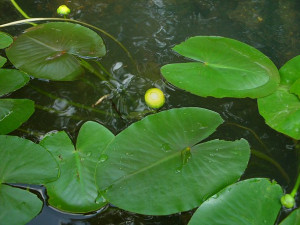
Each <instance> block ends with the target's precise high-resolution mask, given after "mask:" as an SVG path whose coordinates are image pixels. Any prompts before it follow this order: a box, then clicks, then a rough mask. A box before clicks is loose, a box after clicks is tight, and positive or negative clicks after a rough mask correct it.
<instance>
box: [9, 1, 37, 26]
mask: <svg viewBox="0 0 300 225" xmlns="http://www.w3.org/2000/svg"><path fill="white" fill-rule="evenodd" d="M10 2H11V3H12V4H13V6H14V7H15V8H16V9H17V10H18V12H19V13H21V15H22V16H23V17H24V18H26V19H30V17H29V16H28V15H27V14H26V13H25V12H24V11H23V10H22V9H21V7H20V6H19V5H18V4H17V3H16V2H15V0H10ZM29 24H31V25H32V26H36V25H37V24H35V23H29Z"/></svg>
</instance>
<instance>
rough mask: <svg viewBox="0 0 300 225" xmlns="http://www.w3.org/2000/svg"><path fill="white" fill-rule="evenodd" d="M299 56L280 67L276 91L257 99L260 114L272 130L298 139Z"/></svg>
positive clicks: (299, 119) (299, 103) (299, 102)
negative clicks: (279, 78)
mask: <svg viewBox="0 0 300 225" xmlns="http://www.w3.org/2000/svg"><path fill="white" fill-rule="evenodd" d="M299 69H300V57H299V56H297V57H295V58H293V59H291V60H290V61H288V62H287V63H286V64H285V65H284V66H283V67H282V68H280V70H279V72H280V76H281V78H282V79H281V84H280V86H279V88H278V90H277V91H276V92H274V93H273V94H271V95H269V96H266V97H264V98H259V99H258V100H257V103H258V109H259V113H260V115H262V116H263V117H264V119H265V121H266V123H267V124H268V125H269V126H270V127H272V128H273V129H274V130H276V131H278V132H281V133H283V134H285V135H288V136H290V137H292V138H294V139H297V140H300V99H299V94H300V92H299V88H300V72H299Z"/></svg>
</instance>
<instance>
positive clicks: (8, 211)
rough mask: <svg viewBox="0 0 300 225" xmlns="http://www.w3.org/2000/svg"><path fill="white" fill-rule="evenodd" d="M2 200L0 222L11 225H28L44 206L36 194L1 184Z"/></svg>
mask: <svg viewBox="0 0 300 225" xmlns="http://www.w3.org/2000/svg"><path fill="white" fill-rule="evenodd" d="M0 200H1V201H0V221H1V223H2V224H9V225H23V224H27V223H28V222H29V221H30V220H32V219H33V218H34V217H35V216H36V215H37V214H38V213H39V212H40V211H41V209H42V206H43V202H42V201H41V200H40V199H39V198H38V197H37V196H36V195H35V194H32V193H30V192H29V191H27V190H22V189H19V188H13V187H10V186H8V185H3V184H0Z"/></svg>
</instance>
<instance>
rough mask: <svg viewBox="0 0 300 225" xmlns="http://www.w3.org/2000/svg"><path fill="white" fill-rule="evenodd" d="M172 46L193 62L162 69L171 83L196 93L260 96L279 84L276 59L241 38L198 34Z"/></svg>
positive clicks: (225, 95)
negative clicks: (234, 38)
mask: <svg viewBox="0 0 300 225" xmlns="http://www.w3.org/2000/svg"><path fill="white" fill-rule="evenodd" d="M173 50H174V51H176V52H177V53H179V54H181V55H182V56H185V57H188V58H190V59H191V60H193V62H188V63H175V64H168V65H165V66H163V67H162V68H161V73H162V75H163V76H164V77H165V78H166V79H167V81H169V82H170V83H171V84H173V85H175V86H177V87H179V88H181V89H183V90H186V91H189V92H191V93H193V94H196V95H199V96H203V97H206V96H213V97H217V98H222V97H235V98H244V97H250V98H258V97H263V96H267V95H269V94H271V93H272V92H274V91H275V90H276V88H277V87H278V84H279V80H280V79H279V73H278V70H277V68H276V67H275V65H274V64H273V62H272V61H271V60H270V59H269V58H268V57H266V56H265V55H264V54H263V53H261V52H260V51H258V50H257V49H255V48H253V47H251V46H249V45H247V44H244V43H242V42H239V41H236V40H233V39H229V38H223V37H213V36H211V37H209V36H198V37H192V38H189V39H188V40H186V41H185V42H183V43H181V44H179V45H176V46H175V47H174V48H173ZM195 61H196V62H195Z"/></svg>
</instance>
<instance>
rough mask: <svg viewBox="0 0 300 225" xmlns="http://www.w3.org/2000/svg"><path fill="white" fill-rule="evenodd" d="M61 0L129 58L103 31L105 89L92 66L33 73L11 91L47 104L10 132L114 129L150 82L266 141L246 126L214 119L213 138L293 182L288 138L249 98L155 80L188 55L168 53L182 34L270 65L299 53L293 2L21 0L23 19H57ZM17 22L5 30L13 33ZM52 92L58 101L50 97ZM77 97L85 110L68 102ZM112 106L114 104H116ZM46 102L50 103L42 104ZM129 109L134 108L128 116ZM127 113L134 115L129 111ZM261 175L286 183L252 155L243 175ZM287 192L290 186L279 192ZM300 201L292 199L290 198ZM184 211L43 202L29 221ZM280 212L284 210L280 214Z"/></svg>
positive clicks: (2, 7)
mask: <svg viewBox="0 0 300 225" xmlns="http://www.w3.org/2000/svg"><path fill="white" fill-rule="evenodd" d="M62 3H65V4H67V5H68V6H69V7H70V8H71V9H72V13H71V17H72V18H74V19H78V20H81V21H85V22H88V23H90V24H93V25H95V26H98V27H100V28H102V29H104V30H106V31H108V32H109V33H111V34H113V35H114V36H115V37H116V38H117V39H118V40H119V41H121V42H122V43H123V44H124V45H125V46H126V47H127V48H128V50H129V51H130V52H131V54H132V55H133V58H134V59H135V60H136V63H137V66H134V65H133V64H132V63H131V62H130V60H129V58H128V57H127V56H126V54H125V53H124V52H123V51H122V50H121V49H120V47H119V46H118V45H116V43H114V42H113V41H111V40H110V39H108V38H107V37H105V36H103V35H102V37H103V38H104V41H105V44H106V46H107V49H108V52H107V55H106V56H105V57H104V58H103V59H101V60H100V62H101V64H102V65H103V66H104V67H105V68H106V69H107V70H108V72H109V73H111V74H112V76H113V81H112V82H111V83H112V85H113V87H114V91H113V95H111V93H112V91H111V89H110V87H109V85H108V84H107V82H103V81H101V80H99V78H97V77H96V76H94V75H92V74H89V73H87V74H85V75H84V77H83V79H81V80H79V81H74V82H49V81H43V80H38V79H34V80H32V81H31V82H30V85H28V86H26V87H25V88H23V89H21V90H20V91H17V92H16V93H13V94H12V95H11V97H22V98H24V97H26V98H30V99H32V100H34V101H35V102H36V104H38V105H41V106H44V107H47V108H48V109H50V112H47V111H45V110H40V109H37V110H36V113H35V114H34V115H33V117H32V118H31V119H30V120H29V121H28V122H27V123H25V124H24V125H23V126H22V129H24V130H27V131H29V132H30V134H27V133H23V132H20V131H17V132H15V134H18V135H21V136H24V137H26V138H30V139H34V140H39V139H40V137H41V136H42V135H44V134H45V133H47V132H49V131H52V130H66V131H68V133H69V134H70V135H71V136H72V138H73V139H74V138H75V137H76V136H77V133H78V130H79V127H80V126H81V125H82V124H83V123H84V122H85V121H88V120H93V121H97V122H100V123H102V124H103V125H105V126H106V127H108V128H109V129H110V130H111V131H112V132H113V133H115V134H117V133H119V132H120V131H121V130H123V129H124V128H125V127H127V126H128V125H129V124H130V123H132V122H133V121H135V120H137V119H139V118H141V117H143V113H142V112H143V111H144V110H147V109H148V108H147V106H146V105H145V103H144V101H143V95H144V92H145V91H146V90H147V89H148V88H150V87H152V86H156V87H159V88H161V89H163V90H164V92H165V93H166V105H165V106H164V108H163V110H165V109H169V108H175V107H184V106H196V107H204V108H208V109H211V110H214V111H217V112H219V113H220V114H221V115H222V117H223V118H224V120H225V121H227V122H232V123H237V124H239V125H242V126H245V127H249V128H251V129H252V130H254V131H255V132H256V133H257V135H258V136H259V137H260V138H261V139H262V141H263V142H264V144H265V145H266V146H267V149H264V147H262V146H261V144H260V143H258V141H257V139H256V138H255V137H254V136H253V134H252V133H251V132H250V131H249V130H245V129H241V128H240V127H236V126H231V125H229V124H226V123H225V124H224V125H222V126H221V127H220V128H219V130H218V132H217V133H216V134H214V135H213V137H212V138H222V139H226V140H235V139H239V138H245V139H247V140H248V141H249V142H250V144H251V147H252V148H254V149H257V150H261V151H264V152H265V153H267V154H270V155H272V157H273V158H274V159H275V160H276V161H278V162H279V163H280V164H281V165H283V167H284V169H285V170H286V171H287V172H288V173H289V174H290V176H291V179H292V183H293V181H294V179H295V173H296V171H295V168H296V166H297V165H298V164H299V161H297V159H296V156H295V149H294V144H293V142H292V141H291V140H290V139H289V138H286V137H285V136H284V135H281V134H279V133H277V132H275V131H273V130H272V129H270V128H269V127H267V126H266V125H265V124H264V121H263V119H262V118H261V117H260V116H259V114H258V112H257V103H256V101H255V100H250V99H230V98H225V99H214V98H201V97H196V96H194V95H191V94H189V93H186V92H184V91H181V90H178V89H177V88H175V87H173V86H171V85H169V84H166V83H164V82H163V81H162V78H161V76H160V72H159V69H160V67H161V66H162V65H165V64H167V63H173V62H182V61H187V59H184V58H183V57H181V56H178V55H176V54H174V52H172V50H171V48H172V47H173V46H174V45H175V44H178V43H180V42H182V41H184V40H185V39H187V38H188V37H191V36H196V35H219V36H226V37H230V38H234V39H237V40H240V41H243V42H245V43H247V44H250V45H252V46H254V47H256V48H258V49H259V50H261V51H262V52H263V53H265V54H266V55H268V56H269V57H270V58H271V59H272V60H273V61H274V63H275V64H276V66H277V67H280V66H282V65H283V64H284V63H285V62H286V61H288V60H289V59H291V58H292V57H294V56H296V55H298V54H299V52H300V31H299V29H298V27H299V21H300V18H299V17H300V13H299V12H300V3H299V1H296V0H294V1H286V0H278V1H276V2H275V1H271V0H261V1H238V0H230V1H222V0H201V1H196V0H144V1H135V0H114V1H112V0H101V1H100V0H71V1H67V0H65V1H59V0H54V1H53V0H51V1H50V0H23V1H19V4H20V5H21V7H22V8H23V9H24V10H25V11H26V12H27V13H28V14H29V15H30V16H31V17H57V15H56V8H57V7H58V6H59V5H61V4H62ZM0 12H1V16H0V22H1V23H4V22H10V21H12V20H17V19H22V17H21V16H20V15H18V14H17V12H16V11H15V10H14V9H13V8H12V7H11V5H10V4H9V1H5V4H0ZM26 27H28V26H26V25H24V26H17V27H12V28H8V29H6V30H5V31H7V32H10V33H13V34H19V33H20V32H21V31H22V29H25V28H26ZM33 86H37V87H38V88H39V89H41V90H43V91H46V92H47V93H50V94H51V95H52V96H54V98H51V97H49V95H48V96H47V95H46V94H43V93H41V92H40V91H37V90H36V89H35V88H33ZM104 95H110V97H108V98H107V99H106V100H104V101H103V102H101V104H100V105H98V106H97V107H95V108H94V109H92V105H93V104H94V103H95V102H96V101H97V100H98V99H99V98H101V97H102V96H104ZM56 97H59V99H55V98H56ZM70 102H76V103H79V104H82V105H85V106H88V107H89V108H81V107H77V106H74V105H72V104H70ZM116 109H117V110H116ZM51 110H52V111H51ZM132 113H133V114H132ZM128 115H138V117H137V118H136V119H134V118H133V117H131V116H128ZM258 176H259V177H269V178H271V179H276V180H277V181H278V182H279V183H280V184H281V185H283V187H290V186H291V185H289V186H287V181H286V180H285V179H284V178H283V177H282V176H281V175H280V174H279V173H278V171H276V169H275V168H274V167H272V166H271V165H269V164H268V163H266V162H264V161H262V160H259V159H256V158H255V157H252V158H251V161H250V164H249V168H248V169H247V171H246V173H245V175H244V178H249V177H258ZM288 191H289V190H288ZM298 204H299V200H298ZM191 214H192V212H187V213H182V214H176V215H172V216H165V217H149V216H140V215H136V214H131V213H128V212H124V211H122V210H119V209H116V208H113V207H109V208H107V209H105V210H104V211H103V212H102V213H98V214H95V215H90V216H88V217H87V218H86V216H72V215H68V214H61V213H59V212H56V211H53V210H52V209H50V208H48V207H45V208H44V211H43V213H42V214H41V215H40V216H38V217H37V218H36V219H35V220H33V221H32V222H31V223H29V224H31V225H35V224H43V225H47V224H49V225H50V224H51V225H56V224H76V225H78V224H91V225H93V224H103V225H104V224H105V225H106V224H107V225H108V224H124V225H128V224H132V225H140V224H157V225H163V224H168V225H169V224H174V225H183V224H187V223H188V220H189V218H190V216H191ZM285 214H286V212H283V215H285Z"/></svg>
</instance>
